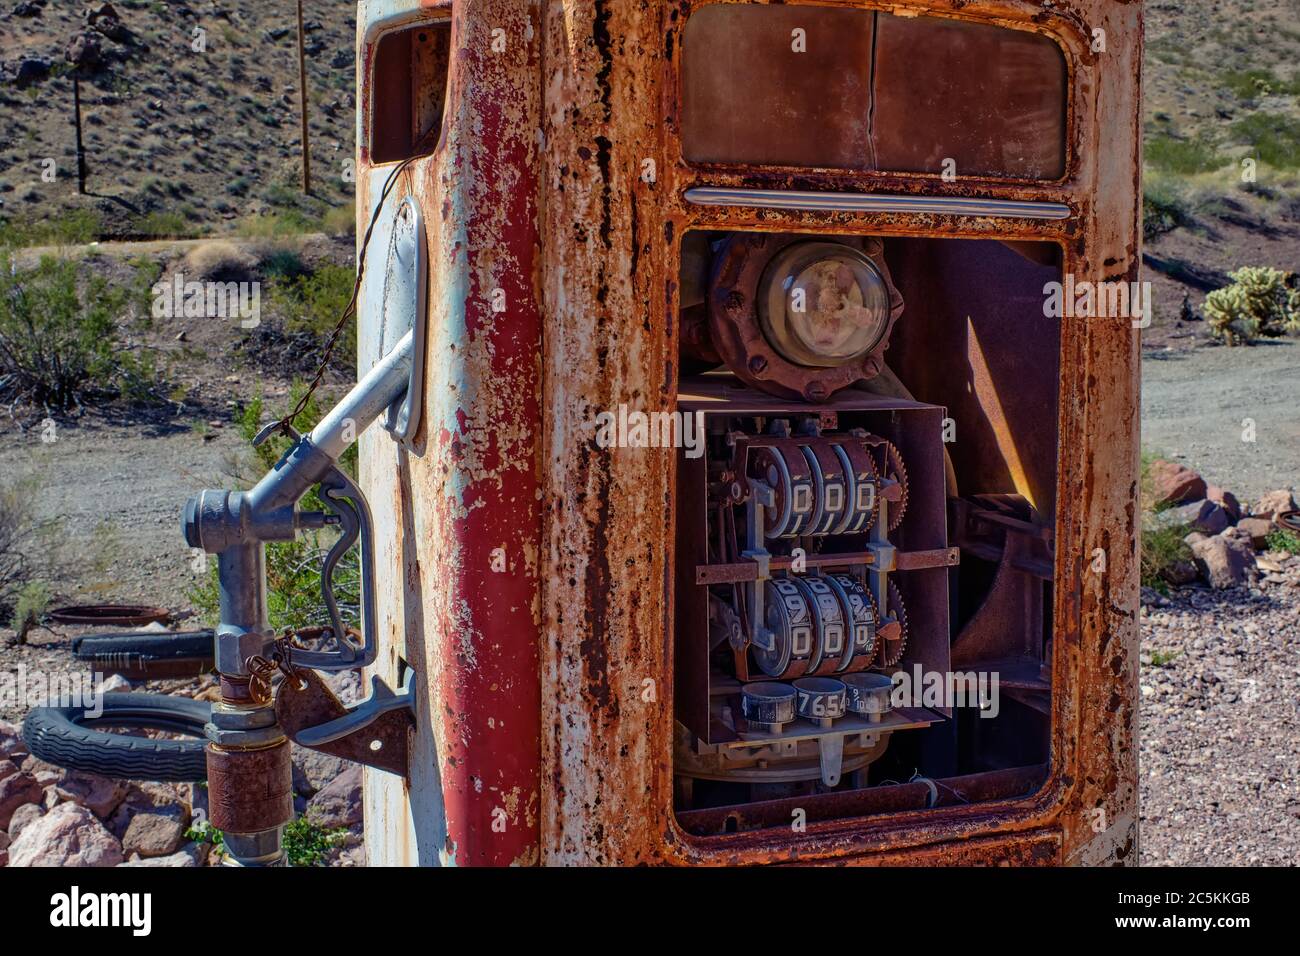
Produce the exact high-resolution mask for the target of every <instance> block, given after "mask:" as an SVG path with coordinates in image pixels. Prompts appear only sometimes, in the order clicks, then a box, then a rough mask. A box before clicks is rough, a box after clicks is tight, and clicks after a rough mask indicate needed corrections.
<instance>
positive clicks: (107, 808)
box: [54, 770, 126, 820]
mask: <svg viewBox="0 0 1300 956" xmlns="http://www.w3.org/2000/svg"><path fill="white" fill-rule="evenodd" d="M54 792H55V793H57V794H58V797H59V800H60V801H67V802H70V803H76V804H80V805H81V806H83V807H85V808H86V809H87V810H89V811H90V812H91V813H93V814H94V815H95V816H97V817H99V818H100V819H101V820H103V819H107V818H108V817H109V816H110V815H111V814H112V812H113V811H114V810H116V809H117V806H118V804H120V803H121V802H122V799H123V798H124V797H125V796H126V784H125V783H123V782H122V781H121V780H113V779H112V778H110V777H100V776H98V775H96V774H91V773H82V772H81V771H79V770H68V771H66V772H65V773H64V776H63V779H62V780H60V781H58V782H57V783H55V784H54Z"/></svg>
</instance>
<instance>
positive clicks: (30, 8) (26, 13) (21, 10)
mask: <svg viewBox="0 0 1300 956" xmlns="http://www.w3.org/2000/svg"><path fill="white" fill-rule="evenodd" d="M13 15H14V16H16V17H39V16H40V15H41V5H40V4H39V3H32V2H30V0H26V2H24V3H20V4H18V5H17V6H16V7H14V9H13Z"/></svg>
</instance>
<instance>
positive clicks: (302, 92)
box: [298, 0, 311, 195]
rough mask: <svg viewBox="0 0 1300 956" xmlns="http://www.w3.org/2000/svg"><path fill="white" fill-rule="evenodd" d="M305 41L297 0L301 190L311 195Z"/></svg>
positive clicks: (300, 2) (300, 6)
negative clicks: (300, 107) (300, 105)
mask: <svg viewBox="0 0 1300 956" xmlns="http://www.w3.org/2000/svg"><path fill="white" fill-rule="evenodd" d="M306 43H307V36H306V31H305V30H304V29H303V24H302V0H298V95H299V99H300V101H301V103H302V109H301V112H302V191H303V192H304V193H306V194H307V195H311V145H310V142H309V141H308V138H307V137H308V132H307V54H306V51H305V50H304V47H305V45H306Z"/></svg>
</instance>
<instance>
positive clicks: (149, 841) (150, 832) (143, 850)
mask: <svg viewBox="0 0 1300 956" xmlns="http://www.w3.org/2000/svg"><path fill="white" fill-rule="evenodd" d="M184 842H185V824H184V823H183V822H182V821H181V819H180V818H179V817H177V816H173V815H167V814H162V813H137V814H136V815H135V816H133V817H132V818H131V822H130V824H128V826H127V828H126V834H125V835H124V836H123V837H122V852H123V853H129V854H134V855H139V856H142V857H145V858H146V859H147V858H151V857H160V856H170V855H171V854H173V853H175V852H176V851H177V850H179V849H180V848H181V844H183V843H184Z"/></svg>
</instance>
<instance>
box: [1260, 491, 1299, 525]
mask: <svg viewBox="0 0 1300 956" xmlns="http://www.w3.org/2000/svg"><path fill="white" fill-rule="evenodd" d="M1295 510H1296V503H1295V498H1294V497H1292V495H1291V492H1289V491H1287V489H1285V488H1279V489H1277V490H1276V491H1270V492H1268V493H1267V494H1265V495H1264V496H1262V497H1261V498H1260V499H1259V501H1257V502H1255V506H1254V507H1253V508H1251V509H1250V514H1251V517H1254V518H1266V519H1268V520H1269V521H1274V522H1276V521H1277V516H1278V515H1280V514H1282V513H1283V512H1284V511H1295Z"/></svg>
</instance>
